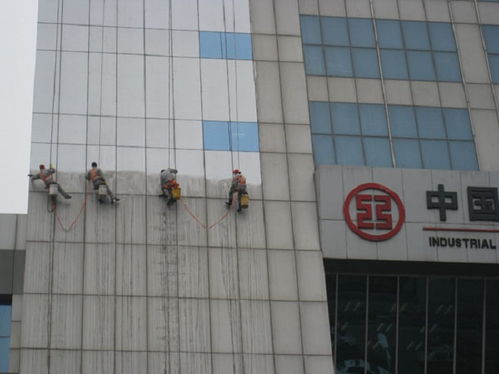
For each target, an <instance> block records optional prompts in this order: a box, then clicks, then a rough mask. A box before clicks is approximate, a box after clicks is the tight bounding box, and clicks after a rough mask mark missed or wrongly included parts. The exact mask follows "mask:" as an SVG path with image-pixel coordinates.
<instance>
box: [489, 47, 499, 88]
mask: <svg viewBox="0 0 499 374" xmlns="http://www.w3.org/2000/svg"><path fill="white" fill-rule="evenodd" d="M489 65H490V72H491V73H492V82H493V83H496V84H499V55H490V54H489Z"/></svg>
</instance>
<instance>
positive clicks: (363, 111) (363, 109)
mask: <svg viewBox="0 0 499 374" xmlns="http://www.w3.org/2000/svg"><path fill="white" fill-rule="evenodd" d="M359 111H360V124H361V127H362V135H374V136H388V126H387V124H386V113H385V107H384V106H383V105H379V104H359Z"/></svg>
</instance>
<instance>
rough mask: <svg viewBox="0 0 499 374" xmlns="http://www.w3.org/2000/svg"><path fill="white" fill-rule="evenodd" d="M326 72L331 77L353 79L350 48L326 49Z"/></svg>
mask: <svg viewBox="0 0 499 374" xmlns="http://www.w3.org/2000/svg"><path fill="white" fill-rule="evenodd" d="M324 53H325V55H326V71H327V75H329V76H339V77H351V76H352V75H353V73H352V57H351V56H350V48H343V47H325V48H324Z"/></svg>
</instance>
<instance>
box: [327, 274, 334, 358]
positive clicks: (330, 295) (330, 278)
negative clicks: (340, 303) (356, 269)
mask: <svg viewBox="0 0 499 374" xmlns="http://www.w3.org/2000/svg"><path fill="white" fill-rule="evenodd" d="M326 290H327V306H328V311H329V326H330V327H331V330H330V331H331V346H332V347H333V352H334V345H335V334H336V273H330V272H328V271H327V270H326ZM333 360H334V358H333Z"/></svg>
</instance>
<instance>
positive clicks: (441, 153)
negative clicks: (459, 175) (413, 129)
mask: <svg viewBox="0 0 499 374" xmlns="http://www.w3.org/2000/svg"><path fill="white" fill-rule="evenodd" d="M421 153H422V156H423V167H424V168H425V169H450V168H451V165H450V160H449V151H448V149H447V142H446V141H442V140H421Z"/></svg>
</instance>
